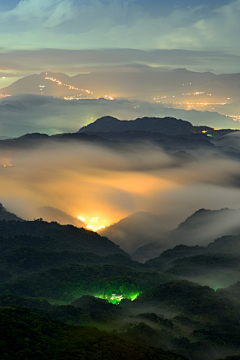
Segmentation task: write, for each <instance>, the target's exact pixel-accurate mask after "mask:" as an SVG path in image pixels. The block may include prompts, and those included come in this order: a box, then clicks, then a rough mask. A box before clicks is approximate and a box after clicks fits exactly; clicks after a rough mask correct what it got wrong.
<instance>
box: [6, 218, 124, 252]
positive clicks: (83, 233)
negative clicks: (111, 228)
mask: <svg viewBox="0 0 240 360" xmlns="http://www.w3.org/2000/svg"><path fill="white" fill-rule="evenodd" d="M22 235H24V236H22ZM16 236H21V240H20V241H19V240H18V239H17V238H16ZM31 237H32V238H31ZM33 237H35V238H33ZM6 238H10V239H9V240H8V241H6V240H4V239H6ZM39 238H40V239H41V241H39ZM20 247H33V248H35V249H39V250H54V251H64V250H69V251H78V252H93V253H95V254H98V255H109V254H125V255H127V254H126V253H125V252H124V251H123V250H121V249H120V248H119V246H118V245H116V244H114V243H113V242H112V241H110V240H108V239H107V238H105V237H101V236H100V235H98V234H97V233H95V232H93V231H89V230H85V229H83V228H81V229H79V228H77V227H74V226H73V225H60V224H58V223H56V222H51V223H48V222H45V221H40V220H36V221H24V222H20V221H1V222H0V249H1V251H2V252H4V251H7V250H9V249H14V248H15V249H17V248H20Z"/></svg>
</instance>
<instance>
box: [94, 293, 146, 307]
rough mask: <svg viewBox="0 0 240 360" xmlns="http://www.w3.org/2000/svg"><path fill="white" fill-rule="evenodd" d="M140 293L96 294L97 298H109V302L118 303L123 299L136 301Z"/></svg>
mask: <svg viewBox="0 0 240 360" xmlns="http://www.w3.org/2000/svg"><path fill="white" fill-rule="evenodd" d="M139 295H140V292H138V293H134V294H129V295H125V296H123V295H120V294H112V295H95V297H96V298H99V299H104V300H107V301H108V302H109V303H111V304H114V305H118V304H120V302H121V301H122V300H123V299H128V300H131V301H134V300H136V299H137V297H138V296H139Z"/></svg>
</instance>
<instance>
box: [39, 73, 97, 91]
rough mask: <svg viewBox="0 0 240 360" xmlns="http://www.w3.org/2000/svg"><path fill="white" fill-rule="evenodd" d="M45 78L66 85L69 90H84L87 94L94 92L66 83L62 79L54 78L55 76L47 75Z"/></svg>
mask: <svg viewBox="0 0 240 360" xmlns="http://www.w3.org/2000/svg"><path fill="white" fill-rule="evenodd" d="M45 80H50V81H52V82H56V83H57V84H58V85H60V86H65V87H67V88H68V89H69V90H77V91H84V92H86V93H87V94H93V92H91V91H90V90H85V89H79V88H77V87H75V86H73V85H69V84H64V83H62V81H60V80H58V79H55V78H53V77H49V76H46V77H45Z"/></svg>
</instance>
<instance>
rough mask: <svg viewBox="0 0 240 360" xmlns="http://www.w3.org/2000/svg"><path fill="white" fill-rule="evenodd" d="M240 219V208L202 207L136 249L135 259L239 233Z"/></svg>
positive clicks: (151, 256) (202, 243)
mask: <svg viewBox="0 0 240 360" xmlns="http://www.w3.org/2000/svg"><path fill="white" fill-rule="evenodd" d="M239 219H240V210H232V209H227V208H226V209H221V210H206V209H200V210H198V211H196V212H195V213H194V214H192V215H191V216H189V217H188V218H187V219H186V220H185V221H184V222H182V223H181V224H180V225H179V226H178V227H177V228H176V229H174V230H171V231H169V232H167V233H165V234H163V235H162V236H159V238H158V239H156V241H155V242H152V243H149V244H146V245H144V246H142V247H140V248H138V249H136V251H135V252H134V253H132V256H133V258H134V259H135V260H138V261H146V260H148V259H150V258H153V257H154V256H156V255H158V254H160V253H162V252H163V251H164V250H167V249H168V248H170V247H172V246H174V245H178V244H183V245H190V246H194V245H205V246H206V245H208V244H209V243H210V242H211V241H213V240H215V239H216V238H219V237H221V236H224V235H236V234H239V233H240V225H239Z"/></svg>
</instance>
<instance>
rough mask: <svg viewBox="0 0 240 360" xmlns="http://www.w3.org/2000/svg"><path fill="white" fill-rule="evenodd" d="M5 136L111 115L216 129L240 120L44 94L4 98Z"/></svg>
mask: <svg viewBox="0 0 240 360" xmlns="http://www.w3.org/2000/svg"><path fill="white" fill-rule="evenodd" d="M0 115H1V116H0V133H1V136H8V137H17V136H22V135H24V134H26V133H34V132H40V133H46V134H49V135H51V134H56V133H62V132H67V133H69V132H76V131H78V130H79V129H80V128H81V127H82V126H85V125H87V124H88V123H90V122H93V121H95V120H96V119H98V118H100V117H102V116H105V115H111V116H115V117H117V118H118V119H120V120H130V119H131V120H133V119H136V118H138V117H144V116H155V117H165V116H173V117H176V118H181V119H183V120H188V121H190V122H191V123H192V124H193V125H208V126H211V127H213V128H215V127H217V128H239V127H240V125H238V124H239V122H234V121H233V120H232V118H229V117H226V116H223V115H220V114H218V113H217V112H208V111H204V112H201V111H196V110H189V111H185V110H180V109H171V108H167V107H165V106H164V105H163V104H155V103H148V102H143V101H140V100H136V101H128V100H126V99H116V100H113V101H111V100H105V99H98V100H97V99H96V100H94V99H92V100H91V99H89V100H88V99H86V100H85V99H84V100H72V101H66V100H60V99H58V98H54V97H51V96H43V95H41V96H40V95H30V94H29V95H14V96H10V97H7V98H3V99H0Z"/></svg>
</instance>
